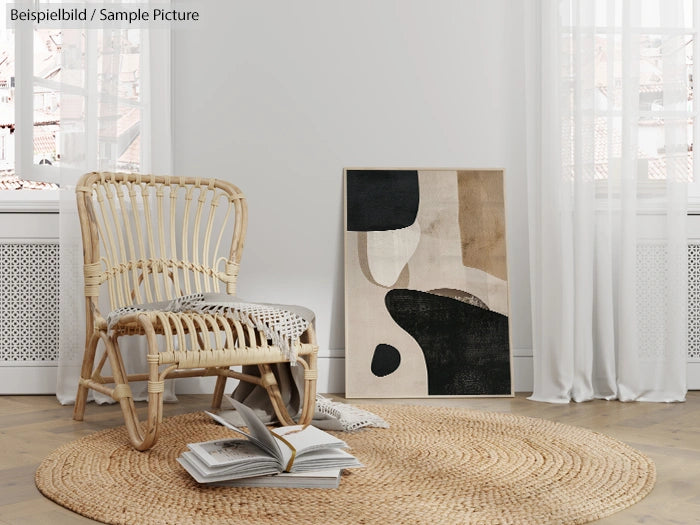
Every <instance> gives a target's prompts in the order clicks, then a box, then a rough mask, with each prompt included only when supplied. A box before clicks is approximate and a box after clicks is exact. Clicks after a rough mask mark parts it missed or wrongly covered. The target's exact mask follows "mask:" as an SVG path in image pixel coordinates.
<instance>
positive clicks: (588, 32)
mask: <svg viewBox="0 0 700 525" xmlns="http://www.w3.org/2000/svg"><path fill="white" fill-rule="evenodd" d="M696 3H697V2H696V1H694V2H688V1H684V0H664V1H661V0H658V1H648V2H636V1H631V0H596V1H590V0H545V1H542V2H539V1H533V2H531V3H530V4H529V7H528V13H527V17H526V20H525V23H526V32H525V34H526V47H525V53H526V60H527V63H528V64H530V65H531V66H532V67H531V68H529V69H528V73H527V75H526V98H527V108H526V118H527V122H528V123H527V130H528V143H527V150H528V163H527V176H528V206H529V222H530V225H529V227H530V278H531V293H532V326H533V361H534V391H533V394H532V397H531V398H530V399H533V400H536V401H547V402H552V403H566V402H569V401H571V400H574V401H586V400H590V399H595V398H602V399H620V400H623V401H631V400H640V401H682V400H684V399H685V393H686V379H685V366H686V365H685V362H686V352H687V350H686V346H687V342H686V338H687V335H686V334H687V236H686V211H687V210H686V207H687V184H688V181H689V180H691V178H692V177H693V162H692V132H691V130H692V125H693V118H694V117H693V111H692V85H691V82H692V80H691V78H692V75H691V72H692V54H691V53H690V51H691V50H692V47H693V46H694V33H693V30H692V20H693V13H692V7H693V4H696Z"/></svg>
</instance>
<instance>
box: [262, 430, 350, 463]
mask: <svg viewBox="0 0 700 525" xmlns="http://www.w3.org/2000/svg"><path fill="white" fill-rule="evenodd" d="M270 432H272V433H273V434H276V435H278V436H280V437H283V438H284V439H285V440H286V441H288V442H289V444H290V445H292V446H293V447H294V449H295V450H296V451H297V456H301V455H302V454H304V453H305V452H309V451H311V450H318V449H322V448H348V445H347V443H345V441H343V440H342V439H339V438H337V437H335V436H333V435H331V434H329V433H328V432H324V431H323V430H321V429H319V428H316V427H313V426H310V425H309V426H307V427H302V426H301V425H294V426H288V427H280V428H273V429H272V430H271V431H270Z"/></svg>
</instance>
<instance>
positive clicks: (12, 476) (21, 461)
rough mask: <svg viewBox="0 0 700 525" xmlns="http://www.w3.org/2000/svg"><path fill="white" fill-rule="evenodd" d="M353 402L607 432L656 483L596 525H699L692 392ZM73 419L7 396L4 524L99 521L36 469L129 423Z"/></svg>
mask: <svg viewBox="0 0 700 525" xmlns="http://www.w3.org/2000/svg"><path fill="white" fill-rule="evenodd" d="M333 397H336V396H333ZM336 398H337V397H336ZM337 399H339V400H341V401H343V399H342V398H337ZM349 402H350V403H370V402H372V403H375V402H376V403H380V402H381V403H387V402H391V403H403V404H417V403H420V404H429V405H445V406H465V407H469V408H474V409H480V410H490V411H496V412H510V413H513V414H520V415H525V416H531V417H541V418H545V419H551V420H553V421H559V422H561V423H567V424H570V425H576V426H581V427H585V428H589V429H591V430H595V431H599V432H602V433H605V434H607V435H609V436H612V437H615V438H617V439H620V440H621V441H624V442H626V443H628V444H629V445H631V446H633V447H635V448H636V449H638V450H640V451H642V452H644V453H645V454H647V455H648V456H650V457H651V458H652V459H653V460H654V461H655V463H656V467H657V482H656V486H655V487H654V490H653V491H652V492H651V494H650V495H649V496H647V497H646V498H645V499H644V500H642V501H641V502H639V503H637V504H636V505H633V506H632V507H630V508H628V509H626V510H623V511H622V512H619V513H617V514H614V515H612V516H610V517H608V518H606V519H603V520H600V521H598V522H596V523H599V524H605V525H628V524H632V523H636V524H644V525H651V524H687V525H691V524H700V392H691V393H689V394H688V400H687V402H685V403H678V404H655V403H619V402H615V401H612V402H607V401H594V402H589V403H582V404H574V403H572V404H569V405H549V404H543V403H535V402H532V401H528V400H527V399H526V397H525V396H524V395H520V394H519V395H517V396H516V397H515V398H500V399H439V400H438V399H427V400H391V401H388V400H383V401H380V400H350V401H349ZM141 405H143V403H141ZM207 407H208V397H207V396H193V395H188V396H180V402H179V403H175V404H168V405H166V407H165V416H166V417H167V416H171V415H175V414H181V413H184V412H193V411H198V410H202V409H206V408H207ZM71 414H72V407H67V406H66V407H64V406H61V405H59V404H58V402H57V401H56V399H55V398H54V397H53V396H4V397H3V396H0V524H1V525H9V524H12V525H20V524H22V525H25V524H31V525H35V524H47V525H49V524H50V525H66V524H87V523H96V522H93V521H92V520H89V519H86V518H83V517H81V516H79V515H77V514H74V513H72V512H71V511H68V510H66V509H64V508H62V507H60V506H58V505H56V504H54V503H53V502H51V501H50V500H48V499H46V498H44V497H43V496H42V495H41V494H40V493H39V492H38V491H37V489H36V487H35V486H34V471H35V470H36V468H37V466H38V464H39V462H40V461H41V460H42V458H44V457H45V456H46V455H47V454H48V453H49V452H51V451H52V450H53V449H55V448H56V447H58V446H59V445H61V444H62V443H66V442H68V441H72V440H74V439H76V438H78V437H81V436H84V435H87V434H90V433H92V432H95V431H96V430H101V429H103V428H109V427H113V426H118V425H121V424H122V421H121V413H120V412H119V408H118V407H117V406H96V405H94V404H90V405H89V406H88V408H87V413H86V418H85V421H83V422H76V421H73V420H72V419H71ZM348 525H353V524H348ZM431 525H432V524H431Z"/></svg>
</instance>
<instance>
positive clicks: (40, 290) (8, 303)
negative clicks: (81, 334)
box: [0, 242, 59, 366]
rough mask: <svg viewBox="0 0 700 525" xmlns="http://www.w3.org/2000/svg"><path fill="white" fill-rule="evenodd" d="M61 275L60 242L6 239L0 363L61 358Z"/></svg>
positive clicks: (0, 253)
mask: <svg viewBox="0 0 700 525" xmlns="http://www.w3.org/2000/svg"><path fill="white" fill-rule="evenodd" d="M58 279H59V256H58V243H55V242H53V243H52V242H29V243H24V242H22V243H19V242H15V243H13V242H9V243H5V242H2V243H0V366H27V365H30V366H31V365H34V364H36V365H49V364H52V363H55V362H56V361H57V360H58V308H59V287H58Z"/></svg>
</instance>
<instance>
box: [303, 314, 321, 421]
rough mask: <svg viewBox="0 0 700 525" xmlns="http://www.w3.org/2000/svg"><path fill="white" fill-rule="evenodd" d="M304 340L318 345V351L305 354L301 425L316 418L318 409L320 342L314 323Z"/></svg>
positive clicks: (305, 334) (304, 335)
mask: <svg viewBox="0 0 700 525" xmlns="http://www.w3.org/2000/svg"><path fill="white" fill-rule="evenodd" d="M303 341H304V342H305V343H308V344H312V345H314V346H316V349H317V350H316V351H315V352H313V353H311V354H309V355H307V356H305V358H306V364H307V365H308V366H307V368H305V369H304V400H303V403H302V409H301V415H300V416H299V424H300V425H308V424H309V423H311V420H312V419H313V418H314V411H315V410H316V385H317V380H318V354H317V352H318V342H317V341H316V330H315V327H314V325H313V324H311V325H310V326H309V328H308V329H307V330H306V332H305V333H304V334H303Z"/></svg>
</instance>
